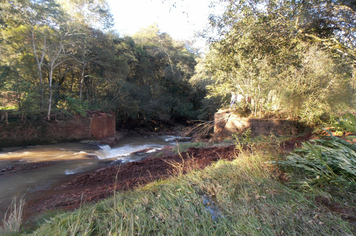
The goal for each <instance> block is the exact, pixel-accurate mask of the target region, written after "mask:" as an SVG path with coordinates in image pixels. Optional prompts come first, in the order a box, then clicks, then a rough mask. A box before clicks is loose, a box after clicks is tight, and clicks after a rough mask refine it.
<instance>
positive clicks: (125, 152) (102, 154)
mask: <svg viewBox="0 0 356 236" xmlns="http://www.w3.org/2000/svg"><path fill="white" fill-rule="evenodd" d="M163 146H164V145H157V144H144V145H125V146H123V147H118V148H111V147H110V146H109V145H103V146H100V148H101V149H99V150H97V151H96V152H95V155H96V156H97V157H98V158H99V159H100V160H103V159H113V158H115V159H116V160H122V161H123V162H124V163H125V162H129V161H130V160H131V157H129V156H130V154H132V153H134V152H137V151H141V150H145V149H148V148H152V149H151V150H149V151H147V152H146V153H153V152H156V151H157V150H160V149H162V147H163Z"/></svg>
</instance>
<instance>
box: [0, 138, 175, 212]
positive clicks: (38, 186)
mask: <svg viewBox="0 0 356 236" xmlns="http://www.w3.org/2000/svg"><path fill="white" fill-rule="evenodd" d="M175 138H176V136H170V135H164V136H154V137H143V136H138V135H127V136H126V137H124V138H123V139H122V140H120V141H119V142H118V143H117V144H116V145H115V146H114V147H112V148H111V147H110V146H108V145H93V144H85V143H79V142H75V143H62V144H53V145H38V146H28V147H22V148H3V149H4V151H2V152H0V219H2V218H3V215H4V213H5V211H6V209H7V207H8V206H9V205H10V204H11V201H12V199H13V198H14V197H17V198H19V197H22V196H24V197H25V199H26V194H28V193H31V195H33V193H36V192H38V194H41V192H40V190H47V189H51V188H53V187H54V186H56V185H58V184H59V183H61V182H63V181H66V180H69V179H71V178H73V176H74V175H75V174H79V173H82V172H86V171H91V170H95V169H97V168H101V167H103V166H109V165H118V164H120V163H127V162H132V161H138V160H141V159H143V158H144V157H145V156H147V155H148V154H150V153H152V152H155V151H157V150H160V149H162V148H163V147H165V146H169V145H175V141H174V139H175ZM140 150H146V151H145V152H142V153H135V152H137V151H140ZM26 164H27V165H28V166H31V169H29V170H24V169H23V170H20V171H16V169H17V168H18V167H19V166H22V167H23V166H26ZM20 169H21V168H20ZM25 169H26V168H25ZM9 170H10V171H9Z"/></svg>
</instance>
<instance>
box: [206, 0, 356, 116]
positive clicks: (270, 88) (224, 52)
mask: <svg viewBox="0 0 356 236" xmlns="http://www.w3.org/2000/svg"><path fill="white" fill-rule="evenodd" d="M226 2H228V3H227V7H226V10H225V12H224V14H223V16H222V17H215V18H214V17H212V18H211V25H212V26H213V27H215V28H216V29H217V30H218V32H220V35H219V37H218V38H217V39H216V40H215V41H214V42H213V43H212V44H211V47H210V51H209V52H208V53H207V55H206V58H205V60H204V61H203V62H201V66H202V67H204V68H205V70H206V71H207V72H206V73H205V74H203V75H202V76H201V79H203V78H204V77H205V78H210V79H212V80H213V81H214V82H213V83H211V84H209V85H208V86H207V88H208V91H209V94H208V97H212V96H213V97H218V96H219V97H222V98H223V99H224V101H225V104H226V103H227V101H228V100H229V98H230V97H229V94H230V92H231V91H234V92H237V93H241V94H243V95H244V96H245V97H250V98H251V103H246V104H245V105H246V106H248V107H249V109H250V110H251V111H252V112H253V113H254V114H255V115H258V113H260V114H259V115H260V116H261V112H281V111H283V112H284V113H287V114H288V115H289V116H294V117H299V118H300V119H301V120H303V121H306V122H309V123H315V122H317V121H318V120H319V119H320V117H321V116H322V115H323V114H324V113H325V112H330V113H332V112H336V111H337V110H338V109H340V107H341V106H343V107H348V108H350V107H351V106H352V104H353V102H354V100H353V94H354V92H353V90H352V89H351V87H352V86H351V85H352V83H350V82H351V81H352V70H353V69H352V67H350V64H352V60H353V59H352V57H346V56H340V55H339V53H340V52H338V51H337V50H335V48H333V49H331V48H330V47H329V46H327V47H326V46H325V45H326V43H325V41H323V40H321V41H315V40H310V38H309V37H307V36H306V34H307V33H306V31H304V29H305V27H311V28H313V27H314V28H313V29H316V28H318V27H319V26H320V25H316V24H315V25H314V26H313V24H308V20H310V21H312V22H314V23H315V22H317V17H318V16H319V17H322V18H323V20H324V19H326V18H327V19H328V20H331V21H332V20H334V19H330V18H331V17H330V16H327V14H326V13H325V15H324V13H322V10H321V9H322V8H323V7H322V6H323V3H325V2H327V1H317V2H315V4H309V3H304V2H301V1H264V0H259V1H254V3H253V4H252V3H250V1H226ZM255 4H260V5H262V6H265V8H263V7H261V8H259V7H257V8H256V7H254V6H255ZM316 8H317V10H315V9H316ZM319 10H320V12H319ZM313 11H317V12H318V13H320V14H321V15H317V14H316V13H315V12H313ZM332 11H333V10H331V11H330V12H329V14H331V12H332ZM332 14H334V13H332ZM335 14H336V13H335ZM306 15H309V18H308V17H306ZM334 17H340V16H339V15H337V14H336V15H335V16H334ZM340 20H341V21H345V18H343V19H340ZM326 24H327V23H326ZM303 27H304V28H303ZM320 27H321V26H320ZM330 27H331V26H330ZM343 27H344V26H343ZM311 28H309V30H311ZM351 28H352V27H351V26H349V27H346V28H345V27H344V28H343V29H344V30H345V32H346V31H347V30H351ZM319 29H320V30H321V31H323V29H322V27H321V28H319ZM329 29H330V28H329ZM340 29H341V28H340ZM321 31H319V32H320V33H321ZM308 32H309V33H310V31H308ZM315 32H316V31H315ZM329 33H331V34H329V36H328V35H327V34H326V30H325V31H323V33H322V34H323V35H324V36H323V37H334V36H335V35H334V34H333V31H332V30H331V31H330V32H329ZM335 34H336V31H335ZM319 36H320V35H318V37H319ZM320 37H321V36H320ZM328 42H329V41H328ZM344 55H346V54H344ZM200 74H202V73H200Z"/></svg>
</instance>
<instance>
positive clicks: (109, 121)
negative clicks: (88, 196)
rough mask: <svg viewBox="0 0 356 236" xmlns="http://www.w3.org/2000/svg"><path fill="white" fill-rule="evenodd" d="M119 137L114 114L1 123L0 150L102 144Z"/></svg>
mask: <svg viewBox="0 0 356 236" xmlns="http://www.w3.org/2000/svg"><path fill="white" fill-rule="evenodd" d="M115 133H116V126H115V113H93V114H91V115H90V116H89V117H82V116H72V117H67V118H66V119H58V120H52V121H50V122H48V121H46V120H37V121H28V120H27V121H26V123H24V122H22V121H20V120H19V121H16V122H9V124H6V123H5V122H2V123H0V147H10V146H24V145H36V144H49V143H56V142H71V141H80V140H86V139H94V140H99V139H103V138H107V137H113V136H114V135H115Z"/></svg>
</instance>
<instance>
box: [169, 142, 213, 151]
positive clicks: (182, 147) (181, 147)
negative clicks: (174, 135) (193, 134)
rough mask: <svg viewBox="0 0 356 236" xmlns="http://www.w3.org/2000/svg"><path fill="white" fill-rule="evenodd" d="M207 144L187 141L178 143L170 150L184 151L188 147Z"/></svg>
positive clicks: (198, 146)
mask: <svg viewBox="0 0 356 236" xmlns="http://www.w3.org/2000/svg"><path fill="white" fill-rule="evenodd" d="M206 146H207V144H206V143H204V142H189V143H178V144H177V146H175V147H174V148H173V149H172V150H173V152H175V153H180V152H186V151H187V150H188V149H189V148H191V147H194V148H201V147H206Z"/></svg>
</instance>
